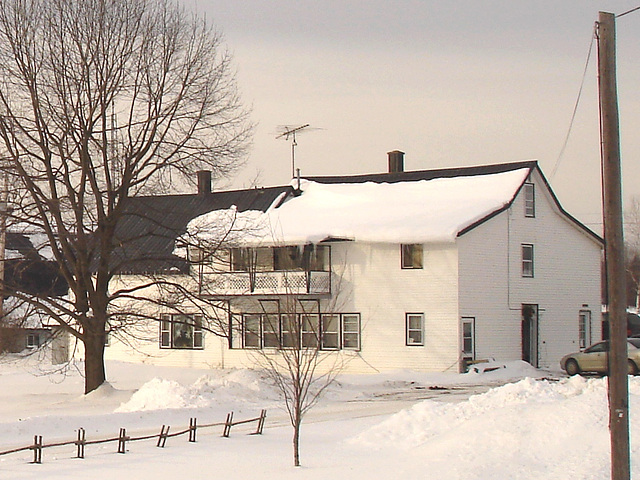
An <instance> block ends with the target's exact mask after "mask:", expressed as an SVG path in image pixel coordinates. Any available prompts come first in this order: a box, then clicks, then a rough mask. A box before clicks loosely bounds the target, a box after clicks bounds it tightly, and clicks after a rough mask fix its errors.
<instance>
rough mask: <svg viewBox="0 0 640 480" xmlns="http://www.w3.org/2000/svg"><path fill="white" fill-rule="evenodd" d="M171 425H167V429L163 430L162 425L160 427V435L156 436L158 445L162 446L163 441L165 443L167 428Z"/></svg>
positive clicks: (167, 433)
mask: <svg viewBox="0 0 640 480" xmlns="http://www.w3.org/2000/svg"><path fill="white" fill-rule="evenodd" d="M170 428H171V427H170V426H168V425H167V430H166V431H165V429H164V425H162V428H161V429H160V435H159V436H158V445H157V446H158V447H161V448H164V445H165V443H167V436H168V435H169V429H170Z"/></svg>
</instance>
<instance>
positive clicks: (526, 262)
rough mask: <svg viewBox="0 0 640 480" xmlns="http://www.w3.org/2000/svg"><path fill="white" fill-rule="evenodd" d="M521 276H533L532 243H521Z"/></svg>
mask: <svg viewBox="0 0 640 480" xmlns="http://www.w3.org/2000/svg"><path fill="white" fill-rule="evenodd" d="M522 276H523V277H533V245H531V244H527V243H523V244H522Z"/></svg>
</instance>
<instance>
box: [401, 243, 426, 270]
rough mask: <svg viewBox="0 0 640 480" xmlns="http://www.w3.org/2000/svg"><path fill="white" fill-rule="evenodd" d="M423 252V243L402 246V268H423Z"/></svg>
mask: <svg viewBox="0 0 640 480" xmlns="http://www.w3.org/2000/svg"><path fill="white" fill-rule="evenodd" d="M422 250H423V247H422V244H421V243H407V244H402V245H400V256H401V257H402V258H401V264H402V268H403V269H411V268H422V256H423V255H422Z"/></svg>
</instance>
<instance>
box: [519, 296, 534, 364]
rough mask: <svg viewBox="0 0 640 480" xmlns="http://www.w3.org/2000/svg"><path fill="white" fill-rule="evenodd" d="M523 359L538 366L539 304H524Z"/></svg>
mask: <svg viewBox="0 0 640 480" xmlns="http://www.w3.org/2000/svg"><path fill="white" fill-rule="evenodd" d="M522 360H524V361H525V362H528V363H530V364H531V365H532V366H534V367H538V305H534V304H522Z"/></svg>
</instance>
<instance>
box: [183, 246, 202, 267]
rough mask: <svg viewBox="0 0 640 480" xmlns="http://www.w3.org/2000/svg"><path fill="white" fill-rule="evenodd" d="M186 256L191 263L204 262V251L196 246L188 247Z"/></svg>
mask: <svg viewBox="0 0 640 480" xmlns="http://www.w3.org/2000/svg"><path fill="white" fill-rule="evenodd" d="M187 255H188V257H189V261H190V262H191V263H196V264H198V263H202V262H204V250H203V249H202V248H201V247H199V246H197V245H188V246H187Z"/></svg>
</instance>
